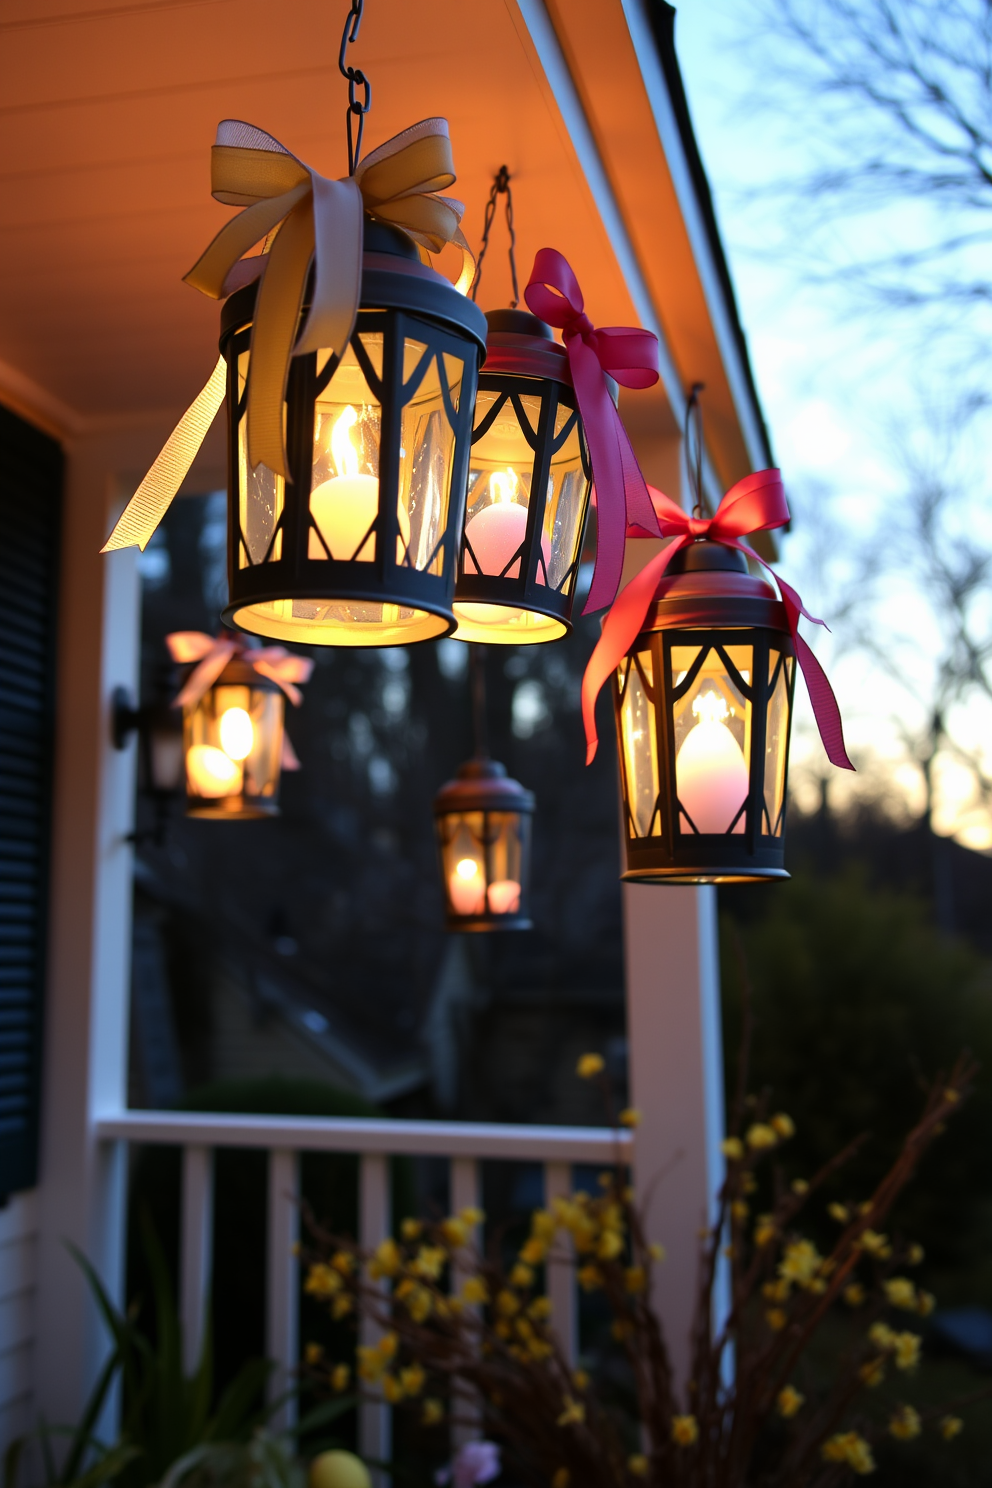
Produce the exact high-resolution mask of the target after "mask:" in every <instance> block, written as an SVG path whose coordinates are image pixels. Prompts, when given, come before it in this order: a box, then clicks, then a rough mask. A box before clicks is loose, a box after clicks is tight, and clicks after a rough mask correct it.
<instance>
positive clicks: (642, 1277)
mask: <svg viewBox="0 0 992 1488" xmlns="http://www.w3.org/2000/svg"><path fill="white" fill-rule="evenodd" d="M623 1284H624V1286H625V1287H626V1289H627V1291H628V1292H630V1293H631V1294H632V1295H634V1296H636V1295H637V1293H638V1292H643V1291H644V1289H645V1287H646V1286H647V1284H648V1278H647V1273H646V1272H645V1270H644V1267H643V1266H628V1267H627V1269H626V1271H625V1272H624V1273H623Z"/></svg>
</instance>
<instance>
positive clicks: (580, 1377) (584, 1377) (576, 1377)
mask: <svg viewBox="0 0 992 1488" xmlns="http://www.w3.org/2000/svg"><path fill="white" fill-rule="evenodd" d="M572 1381H573V1383H574V1385H575V1388H576V1389H577V1390H588V1388H589V1376H588V1374H587V1373H586V1371H585V1370H584V1369H577V1370H576V1371H575V1373H574V1374H573V1375H572Z"/></svg>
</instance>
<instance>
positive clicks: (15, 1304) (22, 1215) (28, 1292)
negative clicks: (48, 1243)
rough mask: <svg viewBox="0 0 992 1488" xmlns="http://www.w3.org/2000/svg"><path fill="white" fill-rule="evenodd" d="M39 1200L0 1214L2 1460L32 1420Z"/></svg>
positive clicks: (32, 1197) (28, 1196)
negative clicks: (13, 1441)
mask: <svg viewBox="0 0 992 1488" xmlns="http://www.w3.org/2000/svg"><path fill="white" fill-rule="evenodd" d="M37 1266H38V1195H37V1191H36V1190H34V1189H32V1190H31V1191H30V1192H29V1193H21V1194H16V1195H15V1196H14V1197H13V1198H12V1199H11V1200H10V1202H9V1203H8V1204H7V1205H6V1207H5V1208H4V1209H0V1455H2V1454H3V1453H4V1452H5V1451H6V1450H7V1447H8V1445H9V1444H10V1442H11V1441H12V1440H13V1438H14V1437H15V1436H17V1435H19V1434H20V1432H22V1431H24V1430H26V1429H27V1427H28V1426H29V1425H30V1424H31V1423H32V1421H33V1419H34V1393H33V1388H32V1384H33V1369H34V1345H35V1288H36V1284H37Z"/></svg>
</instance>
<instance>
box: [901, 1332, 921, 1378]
mask: <svg viewBox="0 0 992 1488" xmlns="http://www.w3.org/2000/svg"><path fill="white" fill-rule="evenodd" d="M922 1341H923V1340H922V1339H921V1338H920V1335H919V1334H918V1333H897V1334H896V1368H897V1369H915V1368H916V1366H917V1364H919V1362H920V1344H921V1343H922Z"/></svg>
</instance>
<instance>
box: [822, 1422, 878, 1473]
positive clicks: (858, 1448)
mask: <svg viewBox="0 0 992 1488" xmlns="http://www.w3.org/2000/svg"><path fill="white" fill-rule="evenodd" d="M823 1460H824V1462H844V1463H846V1464H847V1466H848V1467H849V1468H851V1469H852V1471H853V1472H856V1473H857V1474H858V1475H859V1476H860V1477H864V1476H867V1474H868V1473H873V1472H874V1471H875V1459H874V1457H873V1456H872V1451H871V1447H870V1446H869V1445H868V1443H867V1442H866V1441H865V1439H864V1437H863V1436H861V1435H859V1433H858V1432H857V1431H839V1432H837V1433H836V1435H834V1436H831V1437H830V1438H829V1439H828V1440H827V1441H825V1442H824V1444H823Z"/></svg>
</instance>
